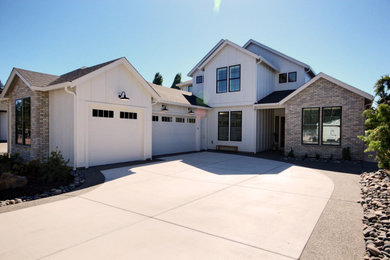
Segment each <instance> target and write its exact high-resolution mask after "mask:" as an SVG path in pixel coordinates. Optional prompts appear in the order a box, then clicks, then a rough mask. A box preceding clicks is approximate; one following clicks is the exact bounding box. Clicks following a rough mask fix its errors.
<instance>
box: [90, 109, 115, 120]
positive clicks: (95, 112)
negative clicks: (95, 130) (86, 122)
mask: <svg viewBox="0 0 390 260" xmlns="http://www.w3.org/2000/svg"><path fill="white" fill-rule="evenodd" d="M92 116H93V117H106V118H114V111H112V110H103V109H92Z"/></svg>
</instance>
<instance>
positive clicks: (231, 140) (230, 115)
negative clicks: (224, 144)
mask: <svg viewBox="0 0 390 260" xmlns="http://www.w3.org/2000/svg"><path fill="white" fill-rule="evenodd" d="M233 113H239V114H240V116H241V118H240V126H239V127H240V137H239V138H238V139H236V140H233V139H232V132H233V131H232V128H233V127H236V126H232V122H233V120H232V114H233ZM229 141H230V142H241V141H242V111H230V113H229Z"/></svg>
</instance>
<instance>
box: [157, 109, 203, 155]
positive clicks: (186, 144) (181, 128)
mask: <svg viewBox="0 0 390 260" xmlns="http://www.w3.org/2000/svg"><path fill="white" fill-rule="evenodd" d="M156 120H158V121H156ZM183 121H184V122H183ZM152 125H153V129H152V131H153V133H152V134H153V135H152V144H153V145H152V149H153V150H152V153H153V155H163V154H172V153H182V152H192V151H195V150H196V124H195V118H188V117H175V116H161V115H160V116H157V115H153V124H152Z"/></svg>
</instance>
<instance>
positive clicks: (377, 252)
mask: <svg viewBox="0 0 390 260" xmlns="http://www.w3.org/2000/svg"><path fill="white" fill-rule="evenodd" d="M367 249H368V251H369V252H370V253H371V254H372V255H374V256H378V255H380V254H381V251H380V250H379V249H378V248H376V247H375V246H374V245H373V244H368V245H367Z"/></svg>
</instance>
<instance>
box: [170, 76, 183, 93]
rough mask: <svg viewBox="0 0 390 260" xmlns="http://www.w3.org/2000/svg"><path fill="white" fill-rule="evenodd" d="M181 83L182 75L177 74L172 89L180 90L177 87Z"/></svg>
mask: <svg viewBox="0 0 390 260" xmlns="http://www.w3.org/2000/svg"><path fill="white" fill-rule="evenodd" d="M179 83H181V73H177V74H176V76H175V79H174V80H173V83H172V86H171V88H174V89H180V88H179V87H178V86H176V85H177V84H179Z"/></svg>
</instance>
